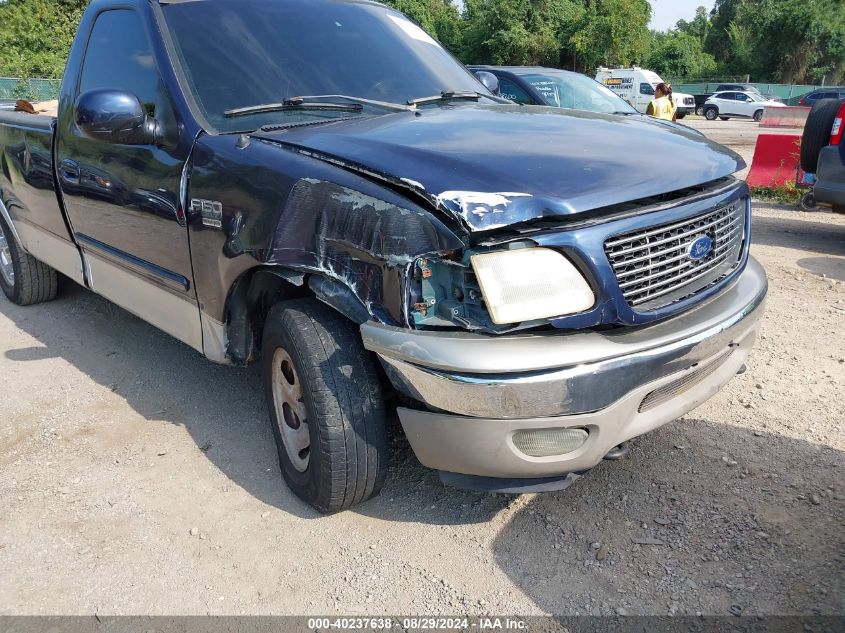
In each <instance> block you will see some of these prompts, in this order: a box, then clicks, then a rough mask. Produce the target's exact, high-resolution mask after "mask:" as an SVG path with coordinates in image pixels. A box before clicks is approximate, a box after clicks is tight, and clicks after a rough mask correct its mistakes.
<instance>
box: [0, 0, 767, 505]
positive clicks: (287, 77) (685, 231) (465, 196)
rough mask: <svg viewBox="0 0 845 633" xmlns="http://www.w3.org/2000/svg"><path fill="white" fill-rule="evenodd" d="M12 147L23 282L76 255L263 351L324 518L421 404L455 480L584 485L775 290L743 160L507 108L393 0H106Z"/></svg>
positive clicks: (651, 133) (195, 325) (375, 483)
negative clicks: (43, 110)
mask: <svg viewBox="0 0 845 633" xmlns="http://www.w3.org/2000/svg"><path fill="white" fill-rule="evenodd" d="M0 152H2V155H0V160H1V161H2V165H0V167H2V169H0V195H1V196H2V205H0V212H2V213H0V264H2V265H1V266H0V271H2V274H1V275H0V284H1V285H2V289H3V291H4V293H5V294H6V295H7V297H9V299H11V300H12V301H14V302H16V303H18V304H20V305H27V304H34V303H38V302H40V301H46V300H49V299H52V298H53V297H55V296H56V292H57V271H58V272H59V273H62V274H63V275H65V276H67V277H69V278H70V279H72V280H74V281H75V282H77V283H79V284H82V285H84V286H86V287H87V288H90V289H91V290H92V291H93V292H96V293H99V294H101V295H103V296H104V297H106V298H108V299H110V300H111V301H113V302H115V303H117V304H118V305H120V306H123V307H124V308H126V309H127V310H129V311H131V312H133V313H134V314H136V315H138V316H140V317H141V318H143V319H145V320H147V321H148V322H150V323H152V324H153V325H155V326H157V327H159V328H161V329H162V330H164V331H165V332H167V333H169V334H171V335H172V336H174V337H176V338H177V339H179V340H181V341H183V342H184V343H185V344H187V345H189V346H191V347H193V348H194V349H196V350H197V351H199V352H200V353H202V354H204V355H205V356H206V357H208V358H209V359H210V360H212V361H214V362H217V363H228V364H238V365H240V364H246V363H250V362H253V361H258V362H260V363H261V365H262V368H263V381H264V387H265V391H266V397H267V403H268V407H269V410H270V417H271V423H272V428H273V430H274V433H275V436H276V440H277V443H278V448H279V458H280V463H281V468H282V472H283V474H284V478H285V480H286V482H287V483H288V485H289V486H290V487H291V489H292V490H293V491H294V492H295V493H296V494H297V495H299V496H300V497H301V498H303V499H305V500H306V501H307V502H309V503H311V504H312V505H313V506H315V507H316V508H318V509H319V510H321V511H336V510H340V509H343V508H348V507H350V506H352V505H353V504H355V503H358V502H361V501H364V500H365V499H367V498H369V497H371V496H372V495H374V494H376V493H377V492H378V490H379V489H380V487H381V486H382V484H383V482H384V479H385V475H386V470H387V463H388V442H387V439H386V438H387V431H386V419H387V417H388V415H389V414H390V413H392V409H393V407H394V406H395V405H396V403H398V406H397V407H396V410H397V411H398V417H399V419H400V421H401V424H402V426H403V427H404V431H405V433H406V435H407V436H408V439H409V441H410V443H411V446H412V447H413V450H414V451H415V453H416V455H417V457H418V458H419V460H420V461H421V462H422V463H423V464H424V465H426V466H429V467H431V468H435V469H437V470H439V471H441V474H442V477H443V479H444V480H445V481H446V482H447V483H451V484H454V485H457V486H464V487H470V488H481V489H488V490H504V491H529V490H550V489H559V488H562V487H565V486H567V485H569V483H571V482H572V481H573V480H574V479H576V478H577V477H578V476H579V475H580V474H582V473H584V472H585V471H587V470H589V469H590V468H591V467H593V466H595V465H596V464H597V463H598V462H600V461H601V460H602V459H603V458H604V457H606V456H608V455H611V456H615V455H618V454H619V453H620V452H621V450H620V449H619V446H620V445H621V444H623V443H624V442H625V441H626V440H628V439H630V438H632V437H635V436H637V435H640V434H642V433H645V432H647V431H650V430H652V429H654V428H656V427H658V426H660V425H661V424H664V423H666V422H669V421H671V420H673V419H675V418H677V417H678V416H680V415H683V414H684V413H686V412H687V411H689V410H690V409H692V408H693V407H695V406H697V405H698V404H700V403H701V402H703V401H704V400H706V399H707V398H709V397H710V396H712V395H713V394H714V393H716V392H717V391H718V390H719V388H720V387H721V386H722V385H724V384H725V383H726V382H727V381H728V380H730V378H731V377H732V376H733V375H734V374H736V373H737V371H739V370H740V368H741V367H742V366H743V363H744V361H745V358H746V356H747V354H748V352H749V349H750V348H751V346H752V343H753V340H754V337H755V334H756V332H757V330H758V327H759V319H760V316H761V313H762V308H761V306H762V304H763V301H764V297H765V294H766V288H767V284H766V277H765V274H764V272H763V270H762V269H761V267H760V266H759V264H757V263H756V262H755V261H754V259H752V258H750V257H749V243H750V238H751V235H750V229H751V225H750V220H751V207H750V200H749V192H748V188H747V187H746V185H745V183H744V182H742V181H741V180H737V179H735V178H734V177H733V176H732V174H733V173H735V172H736V171H737V170H739V169H741V168H742V167H743V164H742V160H741V159H740V158H739V157H738V156H737V155H736V154H734V153H732V152H730V151H728V150H726V149H725V148H723V147H720V146H718V145H716V144H714V143H712V142H710V141H708V140H706V139H705V138H704V137H702V136H700V135H698V134H695V133H693V132H686V131H684V130H683V129H680V128H677V127H672V128H668V127H667V126H662V125H659V124H656V123H652V122H650V121H648V120H645V119H644V118H642V117H633V116H625V115H613V114H600V113H590V112H576V111H564V110H560V109H557V108H546V107H535V106H522V105H517V104H513V103H509V102H505V101H504V100H502V99H499V98H497V97H494V96H493V95H492V94H491V93H489V92H488V91H487V90H486V89H485V88H484V87H483V86H482V85H481V84H480V83H479V82H478V80H477V79H476V78H475V77H474V76H473V75H472V74H471V73H470V72H468V71H467V70H466V69H465V68H464V67H463V66H461V65H460V64H459V63H458V62H456V61H455V59H454V58H453V57H452V56H451V55H450V54H449V53H448V52H446V51H445V50H444V49H443V48H442V47H441V46H440V45H439V44H438V43H437V42H436V41H434V40H433V39H432V38H431V37H429V36H428V35H427V34H426V33H425V32H424V31H423V30H422V29H420V28H419V26H417V25H416V24H415V23H413V22H411V21H410V20H408V19H407V18H406V17H404V16H403V15H402V14H400V13H398V12H396V11H394V10H392V9H389V8H387V7H385V6H382V5H379V4H376V3H372V2H366V1H348V0H345V1H340V0H238V1H235V0H193V1H190V2H188V1H184V0H94V2H92V4H91V5H90V7H89V8H88V10H87V12H86V13H85V15H84V18H83V20H82V23H81V26H80V28H79V33H78V35H77V38H76V41H75V43H74V44H73V47H72V50H71V52H70V58H69V60H68V65H67V71H66V74H65V77H64V81H63V84H62V88H61V96H60V102H59V110H58V116H57V118H51V117H47V116H36V115H27V114H20V113H0ZM196 396H197V397H202V396H201V394H196ZM387 403H391V406H390V407H388V404H387ZM389 409H390V410H389Z"/></svg>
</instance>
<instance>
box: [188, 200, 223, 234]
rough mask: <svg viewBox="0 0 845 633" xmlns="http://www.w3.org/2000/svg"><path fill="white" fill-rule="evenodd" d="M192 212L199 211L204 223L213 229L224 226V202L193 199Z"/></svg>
mask: <svg viewBox="0 0 845 633" xmlns="http://www.w3.org/2000/svg"><path fill="white" fill-rule="evenodd" d="M191 212H192V213H199V214H200V217H202V225H203V226H208V227H211V228H213V229H220V228H223V203H222V202H217V200H200V199H199V198H193V199H192V200H191Z"/></svg>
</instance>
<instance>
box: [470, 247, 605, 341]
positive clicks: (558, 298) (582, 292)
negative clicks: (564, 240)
mask: <svg viewBox="0 0 845 633" xmlns="http://www.w3.org/2000/svg"><path fill="white" fill-rule="evenodd" d="M470 261H471V262H472V268H473V270H474V271H475V275H476V277H477V278H478V283H479V285H480V286H481V292H482V293H483V295H484V302H485V303H486V304H487V309H488V310H489V311H490V319H491V320H492V321H493V323H496V324H498V325H502V324H505V323H519V322H522V321H534V320H536V319H547V318H549V317H557V316H563V315H566V314H576V313H578V312H584V311H585V310H588V309H589V308H591V307H593V304H594V303H595V302H596V297H595V295H594V294H593V290H592V289H591V288H590V285H589V284H588V283H587V280H586V279H584V276H583V275H582V274H581V273H580V272H579V271H578V269H577V268H576V267H575V266H574V265H573V264H572V262H570V261H569V260H568V259H566V257H564V256H563V255H561V254H560V253H558V252H557V251H553V250H551V249H548V248H520V249H517V250H509V251H494V252H489V253H481V254H478V255H473V256H472V257H471V258H470Z"/></svg>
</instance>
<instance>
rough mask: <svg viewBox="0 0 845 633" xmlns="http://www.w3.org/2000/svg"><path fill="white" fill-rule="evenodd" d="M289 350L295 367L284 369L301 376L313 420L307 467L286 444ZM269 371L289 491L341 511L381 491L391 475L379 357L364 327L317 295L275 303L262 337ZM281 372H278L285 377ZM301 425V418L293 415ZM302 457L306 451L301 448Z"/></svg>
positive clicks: (272, 416) (270, 394) (269, 401)
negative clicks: (277, 381)
mask: <svg viewBox="0 0 845 633" xmlns="http://www.w3.org/2000/svg"><path fill="white" fill-rule="evenodd" d="M278 350H281V352H279V353H280V354H284V352H285V351H286V352H287V354H288V355H289V358H290V360H291V361H292V363H293V369H294V371H295V373H294V374H292V378H293V380H292V379H289V378H288V376H289V375H291V374H290V369H289V368H287V372H286V371H285V368H282V369H280V370H279V371H280V372H281V374H282V375H283V376H284V378H285V379H287V380H288V382H289V383H290V384H291V385H293V384H294V380H298V379H301V383H300V384H301V387H300V388H299V389H300V390H301V393H302V398H301V403H302V405H304V409H302V410H303V411H304V413H305V415H306V417H307V422H306V424H307V427H308V428H307V437H308V438H309V439H310V444H309V446H308V448H307V450H308V455H307V465H306V466H305V467H304V470H303V469H302V468H301V466H302V464H300V468H297V466H295V465H294V462H293V461H292V459H291V457H290V455H289V454H288V449H286V448H285V439H284V438H285V435H284V433H290V431H289V430H287V429H283V428H282V427H281V426H280V424H281V425H285V424H287V422H286V419H289V418H290V417H291V415H290V407H288V409H287V411H284V412H283V411H277V405H276V398H275V397H274V382H273V381H274V370H273V366H274V364H275V363H274V357H276V358H277V351H278ZM261 352H262V358H261V365H262V374H263V381H264V392H265V395H266V397H267V406H268V408H269V409H270V421H271V425H272V428H273V434H274V435H275V438H276V445H277V447H278V450H279V463H280V465H281V469H282V475H283V476H284V479H285V482H286V483H287V484H288V486H289V487H290V489H291V490H292V491H293V492H294V494H296V496H298V497H299V498H300V499H302V500H303V501H306V502H307V503H309V504H311V505H312V506H313V507H314V508H316V509H317V510H319V511H320V512H326V513H327V512H337V511H339V510H345V509H347V508H349V507H351V506H353V505H355V504H358V503H361V502H363V501H366V500H367V499H369V498H371V497H373V496H375V495H376V494H378V493H379V491H380V490H381V488H382V486H383V485H384V480H385V477H386V475H387V462H388V449H387V431H386V415H385V406H384V400H383V397H382V393H381V387H380V383H379V377H378V374H377V372H376V364H375V359H374V358H373V356H372V355H371V354H370V353H369V352H367V351H366V350H365V349H364V347H363V345H362V344H361V338H360V334H359V332H358V328H357V327H356V326H355V325H354V324H352V323H351V322H350V321H348V320H346V319H345V318H343V317H342V316H340V315H339V314H338V313H337V312H335V311H334V310H332V309H331V308H329V307H328V306H325V305H324V304H322V303H320V302H318V301H317V300H316V299H296V300H292V301H283V302H281V303H278V304H277V305H275V306H274V307H273V308H272V309H271V310H270V313H269V314H268V316H267V320H266V322H265V326H264V337H263V341H262V350H261ZM278 376H279V373H278V372H277V373H276V377H277V378H278ZM282 408H283V409H284V407H282ZM293 417H294V418H295V421H296V425H295V426H293V425H291V424H288V426H290V427H291V428H297V429H298V428H299V427H300V421H299V418H298V417H297V416H296V415H294V416H293ZM298 455H299V457H300V458H302V456H303V454H302V451H300V452H299V453H298Z"/></svg>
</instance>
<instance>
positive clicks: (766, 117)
mask: <svg viewBox="0 0 845 633" xmlns="http://www.w3.org/2000/svg"><path fill="white" fill-rule="evenodd" d="M809 114H810V108H808V107H806V106H789V107H785V108H766V109H765V110H763V118H762V119H760V127H794V128H798V129H804V124H805V123H807V116H809Z"/></svg>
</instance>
